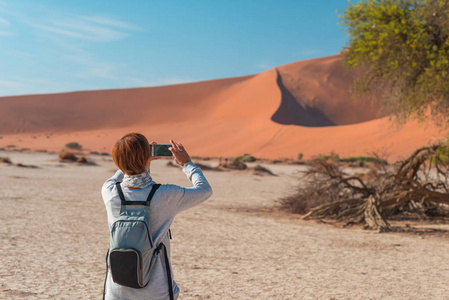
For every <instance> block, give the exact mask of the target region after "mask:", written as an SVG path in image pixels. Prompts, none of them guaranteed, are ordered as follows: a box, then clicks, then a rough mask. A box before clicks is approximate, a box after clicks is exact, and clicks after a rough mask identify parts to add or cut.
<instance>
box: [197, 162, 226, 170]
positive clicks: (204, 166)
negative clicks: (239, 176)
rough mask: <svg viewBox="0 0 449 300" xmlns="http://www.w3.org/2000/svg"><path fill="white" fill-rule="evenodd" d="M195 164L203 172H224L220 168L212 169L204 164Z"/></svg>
mask: <svg viewBox="0 0 449 300" xmlns="http://www.w3.org/2000/svg"><path fill="white" fill-rule="evenodd" d="M194 164H195V166H197V167H200V168H201V170H203V171H218V172H220V171H222V169H220V167H215V168H214V167H211V166H210V165H207V164H203V163H200V162H194Z"/></svg>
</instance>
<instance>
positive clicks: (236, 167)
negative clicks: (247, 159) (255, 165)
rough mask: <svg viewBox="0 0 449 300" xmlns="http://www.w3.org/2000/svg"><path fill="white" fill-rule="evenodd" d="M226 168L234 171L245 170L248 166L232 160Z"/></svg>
mask: <svg viewBox="0 0 449 300" xmlns="http://www.w3.org/2000/svg"><path fill="white" fill-rule="evenodd" d="M227 168H229V169H234V170H246V169H247V168H248V166H247V165H246V164H245V163H243V162H241V161H240V160H237V159H234V160H232V161H231V162H230V163H228V165H227Z"/></svg>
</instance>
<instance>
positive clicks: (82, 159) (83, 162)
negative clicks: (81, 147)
mask: <svg viewBox="0 0 449 300" xmlns="http://www.w3.org/2000/svg"><path fill="white" fill-rule="evenodd" d="M76 162H77V163H79V164H87V163H88V161H87V158H86V157H84V156H81V157H78V159H77V160H76Z"/></svg>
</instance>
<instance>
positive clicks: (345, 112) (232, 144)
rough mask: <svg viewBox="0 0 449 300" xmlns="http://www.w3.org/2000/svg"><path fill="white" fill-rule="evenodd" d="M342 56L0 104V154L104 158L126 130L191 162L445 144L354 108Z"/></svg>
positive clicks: (400, 152) (430, 132)
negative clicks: (71, 151) (177, 144)
mask: <svg viewBox="0 0 449 300" xmlns="http://www.w3.org/2000/svg"><path fill="white" fill-rule="evenodd" d="M355 76H357V74H356V73H355V72H347V71H346V70H345V69H344V67H343V66H342V63H341V56H340V55H334V56H330V57H324V58H317V59H311V60H306V61H299V62H295V63H291V64H287V65H284V66H280V67H277V68H274V69H271V70H268V71H265V72H262V73H259V74H255V75H250V76H242V77H235V78H226V79H218V80H210V81H202V82H195V83H187V84H179V85H171V86H161V87H149V88H134V89H119V90H99V91H80V92H70V93H60V94H48V95H25V96H14V97H1V98H0V136H1V137H2V139H0V148H2V147H3V148H4V147H7V146H8V145H14V146H15V147H16V148H30V149H31V150H39V149H46V150H48V151H59V150H60V149H61V148H62V147H63V146H64V145H65V144H66V143H68V142H71V141H76V142H78V143H80V144H81V145H83V147H84V149H86V150H90V151H98V152H108V151H109V150H110V148H111V147H112V145H113V143H114V142H115V141H116V140H117V139H118V138H120V137H121V136H122V135H124V134H125V133H127V132H130V131H138V132H142V133H143V134H145V135H147V136H148V138H149V139H151V140H152V141H156V142H161V143H162V142H167V141H168V139H170V138H173V139H177V140H180V141H182V142H183V143H184V144H185V145H186V147H188V149H189V151H190V152H191V154H192V155H198V156H220V157H231V156H237V155H241V154H243V153H250V154H252V155H255V156H258V157H263V158H281V157H288V158H296V157H297V155H298V154H299V153H302V154H303V155H304V156H305V157H306V158H307V157H311V156H314V155H318V154H321V153H330V152H335V153H338V154H339V155H341V156H348V155H367V154H369V153H372V152H373V151H386V152H388V153H390V155H391V156H390V159H396V158H400V157H404V156H406V155H408V154H409V153H410V152H411V151H413V150H414V149H415V148H417V147H419V146H422V145H425V144H427V143H429V142H432V141H435V140H436V139H438V138H441V137H443V136H444V134H443V132H441V131H440V130H439V129H438V128H437V127H435V126H434V125H433V124H431V123H429V124H418V123H417V122H413V121H410V122H407V123H406V124H404V125H403V126H401V127H396V126H394V125H392V124H391V123H390V122H389V120H388V117H382V116H379V104H378V103H370V102H368V101H363V102H358V103H356V102H354V101H353V100H352V99H351V95H350V93H349V87H350V85H351V83H352V81H353V80H354V78H355Z"/></svg>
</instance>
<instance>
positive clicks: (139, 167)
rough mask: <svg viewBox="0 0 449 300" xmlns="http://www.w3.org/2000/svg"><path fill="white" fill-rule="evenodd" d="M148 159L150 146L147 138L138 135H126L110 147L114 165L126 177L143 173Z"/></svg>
mask: <svg viewBox="0 0 449 300" xmlns="http://www.w3.org/2000/svg"><path fill="white" fill-rule="evenodd" d="M150 158H151V148H150V144H149V143H148V140H147V138H146V137H145V136H144V135H142V134H140V133H135V132H132V133H128V134H127V135H125V136H124V137H122V138H121V139H120V140H118V141H117V142H116V143H115V145H114V146H113V147H112V159H113V160H114V163H115V164H116V165H117V167H119V169H120V170H122V171H123V173H125V174H127V175H137V174H140V173H143V172H145V168H146V166H147V163H148V160H149V159H150Z"/></svg>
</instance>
